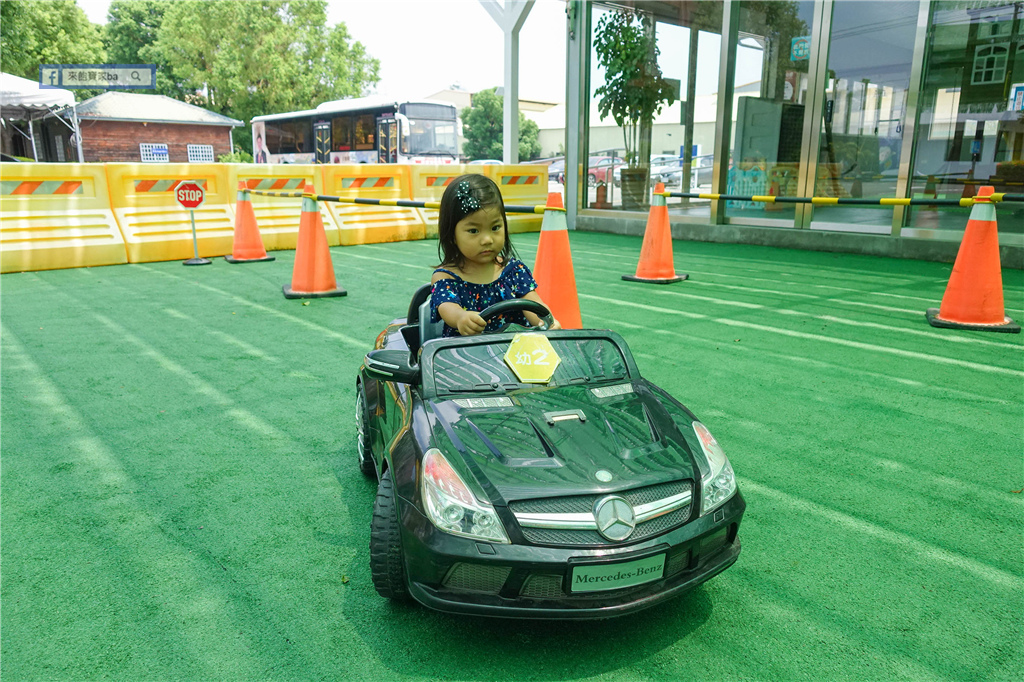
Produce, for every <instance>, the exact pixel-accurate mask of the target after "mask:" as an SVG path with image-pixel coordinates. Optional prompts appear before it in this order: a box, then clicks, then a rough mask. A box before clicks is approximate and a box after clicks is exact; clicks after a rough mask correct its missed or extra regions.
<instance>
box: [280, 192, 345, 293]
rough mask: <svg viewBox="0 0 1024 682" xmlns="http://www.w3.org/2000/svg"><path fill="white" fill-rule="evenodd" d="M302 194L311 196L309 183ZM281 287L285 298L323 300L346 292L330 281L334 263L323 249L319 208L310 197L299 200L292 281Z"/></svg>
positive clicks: (323, 235)
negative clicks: (300, 208) (297, 236)
mask: <svg viewBox="0 0 1024 682" xmlns="http://www.w3.org/2000/svg"><path fill="white" fill-rule="evenodd" d="M304 194H305V195H310V194H313V185H312V183H309V182H307V183H306V189H305V191H304ZM283 288H284V297H285V298H325V297H327V296H344V295H346V294H347V293H348V292H347V291H345V290H344V289H342V288H341V287H339V286H338V283H337V281H336V280H335V279H334V264H333V263H331V252H330V250H329V249H328V248H327V235H326V234H325V233H324V221H323V218H321V217H320V206H319V205H318V204H317V202H316V200H315V199H313V198H312V197H310V196H303V197H302V215H301V216H300V217H299V238H298V242H297V243H296V244H295V267H294V269H293V270H292V282H291V286H289V285H287V284H285V285H284V287H283Z"/></svg>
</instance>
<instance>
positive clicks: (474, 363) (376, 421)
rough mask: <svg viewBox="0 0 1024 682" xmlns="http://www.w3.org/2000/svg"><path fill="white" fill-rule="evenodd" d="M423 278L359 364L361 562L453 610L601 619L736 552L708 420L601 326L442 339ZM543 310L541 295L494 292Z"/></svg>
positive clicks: (387, 582)
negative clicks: (363, 482)
mask: <svg viewBox="0 0 1024 682" xmlns="http://www.w3.org/2000/svg"><path fill="white" fill-rule="evenodd" d="M429 296H430V285H429V284H425V285H424V286H422V287H421V288H420V289H419V290H417V291H416V293H415V295H414V296H413V298H412V301H411V303H410V306H409V311H408V313H407V317H406V318H404V319H398V320H395V322H393V323H392V324H390V325H389V326H388V327H387V328H386V329H384V331H383V332H381V334H380V335H379V336H378V337H377V343H376V346H375V348H374V350H371V351H370V352H369V353H367V355H366V357H365V360H364V363H363V365H362V367H361V368H360V370H359V373H358V376H357V377H356V410H355V412H356V414H355V417H356V432H357V444H356V449H357V451H358V459H359V468H360V469H361V470H362V471H363V472H364V473H365V474H366V475H367V476H370V477H376V479H377V481H378V486H377V497H376V501H375V503H374V508H373V517H372V521H371V527H370V574H371V577H372V580H373V584H374V587H375V588H376V590H377V592H378V593H379V594H380V595H381V596H383V597H386V598H388V599H393V600H405V599H409V598H410V597H411V598H412V599H415V600H416V601H417V602H420V603H421V604H423V605H425V606H428V607H431V608H434V609H438V610H441V611H448V612H454V613H464V614H479V615H490V616H502V617H513V618H607V617H610V616H617V615H621V614H625V613H630V612H633V611H637V610H639V609H643V608H646V607H648V606H652V605H654V604H656V603H659V602H662V601H664V600H666V599H668V598H670V597H673V596H675V595H678V594H681V593H683V592H685V591H686V590H689V589H691V588H693V587H695V586H696V585H699V584H700V583H703V582H704V581H706V580H709V579H710V578H712V577H713V576H715V575H717V574H718V573H720V572H722V571H724V570H725V569H727V568H728V567H729V566H731V565H732V564H733V563H734V562H735V561H736V559H737V558H738V556H739V553H740V542H739V539H738V535H737V533H738V530H739V526H740V521H741V519H742V516H743V513H744V510H745V507H746V504H745V502H744V500H743V497H742V496H741V495H740V493H739V491H738V490H737V487H736V477H735V475H734V474H733V469H732V466H731V464H730V463H729V460H728V458H727V457H726V455H725V453H724V452H723V450H722V448H721V446H720V445H719V444H718V442H717V441H716V440H715V439H714V438H713V437H712V436H711V434H710V432H708V429H707V428H706V427H705V426H704V424H703V423H701V422H699V421H698V420H697V418H696V417H695V416H694V415H693V413H692V412H690V411H689V410H688V409H687V408H686V407H684V406H683V405H682V404H680V403H679V402H678V401H676V400H675V398H673V397H672V396H670V395H669V394H668V393H667V392H666V391H664V390H663V389H661V388H659V387H658V386H656V385H655V384H653V383H652V382H650V381H648V380H647V379H645V378H643V377H642V376H641V375H640V371H639V369H638V368H637V366H636V363H635V361H634V360H633V356H632V355H631V354H630V351H629V348H628V347H627V345H626V342H625V341H624V340H623V339H622V337H621V336H619V335H618V334H616V333H615V332H612V331H605V330H597V329H581V330H557V331H547V330H545V329H543V328H541V329H524V328H522V327H517V326H514V325H513V326H506V328H504V329H502V330H500V331H498V332H496V333H488V334H480V335H477V336H470V337H455V338H437V336H439V333H440V330H439V329H437V326H439V325H437V324H433V325H432V324H430V322H429V319H430V317H429ZM516 310H526V311H530V312H533V313H535V314H537V315H538V316H540V317H541V318H542V319H545V320H546V321H547V322H548V323H550V319H551V318H550V316H548V311H547V309H546V308H544V307H543V306H542V305H540V304H539V303H536V302H534V301H525V300H522V299H516V300H511V301H503V302H501V303H498V304H496V305H494V306H491V307H489V308H487V309H486V310H484V311H483V312H482V313H481V316H482V317H483V318H484V319H485V320H486V319H491V318H493V317H495V316H497V315H500V314H502V313H509V312H513V311H516Z"/></svg>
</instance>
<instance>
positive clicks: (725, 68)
mask: <svg viewBox="0 0 1024 682" xmlns="http://www.w3.org/2000/svg"><path fill="white" fill-rule="evenodd" d="M739 25H740V3H739V0H725V7H723V8H722V49H721V58H720V61H719V71H718V102H717V104H718V111H717V116H718V128H717V130H716V131H715V157H714V158H715V167H714V174H713V175H712V176H711V192H712V194H725V191H726V188H727V187H728V186H729V153H730V152H731V151H732V150H731V149H730V144H729V141H730V139H732V93H733V89H734V87H733V86H734V84H735V81H736V43H737V39H738V32H739ZM723 223H725V202H724V201H722V200H719V201H712V202H711V224H712V225H721V224H723Z"/></svg>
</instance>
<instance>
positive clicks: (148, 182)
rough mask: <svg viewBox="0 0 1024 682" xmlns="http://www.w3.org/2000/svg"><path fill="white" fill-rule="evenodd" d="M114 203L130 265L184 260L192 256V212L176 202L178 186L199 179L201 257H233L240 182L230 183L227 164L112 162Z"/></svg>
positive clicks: (109, 180)
mask: <svg viewBox="0 0 1024 682" xmlns="http://www.w3.org/2000/svg"><path fill="white" fill-rule="evenodd" d="M106 166H107V183H108V184H109V187H110V205H111V207H112V208H113V210H114V215H115V216H116V217H117V222H118V224H119V225H120V226H121V233H122V234H123V235H124V241H125V245H126V246H127V250H128V261H129V262H130V263H147V262H151V261H165V260H185V259H186V258H191V257H192V225H191V223H190V221H189V212H188V211H187V210H185V209H183V208H181V206H179V205H178V202H176V201H175V200H174V191H173V190H174V187H175V185H177V184H178V183H179V182H181V181H182V180H195V181H197V182H199V183H201V184H203V185H204V187H205V188H206V198H205V201H204V202H203V205H202V206H200V207H199V208H197V209H195V217H196V238H197V241H198V243H199V255H200V256H204V257H207V258H209V257H212V256H223V255H224V254H226V253H231V244H232V241H233V240H234V233H235V217H234V204H235V199H236V195H237V192H236V190H237V184H236V185H235V186H234V187H232V186H230V184H229V182H228V170H227V165H226V164H222V163H217V164H214V163H162V164H152V165H151V164H143V163H108V164H106Z"/></svg>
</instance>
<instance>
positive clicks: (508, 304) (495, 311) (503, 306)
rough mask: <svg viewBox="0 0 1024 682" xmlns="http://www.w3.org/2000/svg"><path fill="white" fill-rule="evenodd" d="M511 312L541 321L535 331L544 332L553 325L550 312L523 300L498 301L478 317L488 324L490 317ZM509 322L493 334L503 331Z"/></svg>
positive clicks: (537, 304) (536, 304)
mask: <svg viewBox="0 0 1024 682" xmlns="http://www.w3.org/2000/svg"><path fill="white" fill-rule="evenodd" d="M513 312H524V313H533V314H534V315H536V316H537V317H539V318H540V320H541V325H540V326H539V327H537V329H539V330H541V331H544V330H546V329H548V328H549V327H550V326H551V325H552V324H554V323H555V318H554V317H552V316H551V311H550V310H548V309H547V308H545V307H544V306H543V305H541V304H540V303H537V302H536V301H528V300H526V299H523V298H511V299H509V300H507V301H499V302H498V303H495V304H494V305H492V306H488V307H486V308H484V309H483V310H481V311H480V317H482V318H484V322H490V320H491V318H492V317H497V316H498V315H501V314H503V313H513ZM509 324H511V322H507V323H505V324H504V325H502V327H501V329H495V330H494V331H493V332H489V333H493V334H498V333H500V332H503V331H505V329H507V328H508V325H509Z"/></svg>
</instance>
